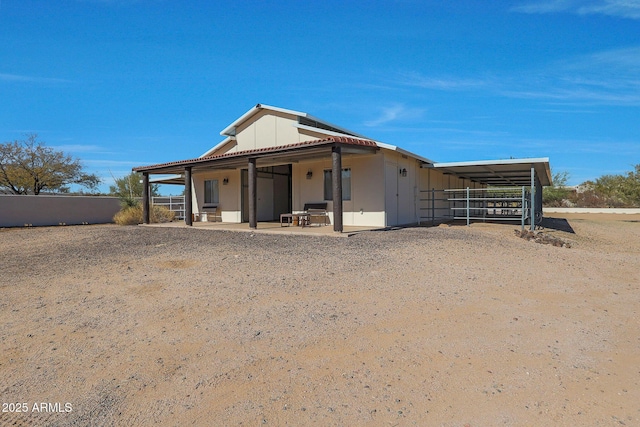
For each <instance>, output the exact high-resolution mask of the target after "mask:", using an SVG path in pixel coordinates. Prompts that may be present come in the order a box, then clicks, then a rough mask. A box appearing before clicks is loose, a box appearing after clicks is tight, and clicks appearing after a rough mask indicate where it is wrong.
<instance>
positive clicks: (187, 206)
mask: <svg viewBox="0 0 640 427" xmlns="http://www.w3.org/2000/svg"><path fill="white" fill-rule="evenodd" d="M184 223H185V224H186V225H193V206H192V205H191V167H186V168H184Z"/></svg>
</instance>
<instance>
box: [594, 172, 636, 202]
mask: <svg viewBox="0 0 640 427" xmlns="http://www.w3.org/2000/svg"><path fill="white" fill-rule="evenodd" d="M634 169H635V170H634V171H631V172H627V173H626V174H625V175H603V176H601V177H600V178H598V179H596V182H595V183H594V190H595V191H596V192H597V193H599V194H602V195H603V196H604V197H605V198H606V201H607V204H608V205H610V206H613V207H618V206H619V207H625V206H626V207H637V206H640V164H637V165H635V166H634Z"/></svg>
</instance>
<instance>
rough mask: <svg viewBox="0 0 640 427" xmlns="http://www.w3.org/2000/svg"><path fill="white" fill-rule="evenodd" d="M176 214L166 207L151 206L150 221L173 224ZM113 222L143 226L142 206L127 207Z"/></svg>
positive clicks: (116, 215) (115, 216)
mask: <svg viewBox="0 0 640 427" xmlns="http://www.w3.org/2000/svg"><path fill="white" fill-rule="evenodd" d="M175 215H176V214H175V212H173V211H170V210H169V209H167V208H165V207H164V206H151V211H150V212H149V220H150V222H152V223H162V222H171V221H173V220H174V218H175ZM113 221H114V222H115V223H116V224H118V225H137V224H142V205H141V204H140V203H138V204H136V205H134V206H125V207H123V208H122V209H121V210H120V212H118V213H117V214H115V215H114V217H113Z"/></svg>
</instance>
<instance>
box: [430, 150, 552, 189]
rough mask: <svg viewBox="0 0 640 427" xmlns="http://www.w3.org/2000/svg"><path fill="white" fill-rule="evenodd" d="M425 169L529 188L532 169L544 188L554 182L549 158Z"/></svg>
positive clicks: (495, 184) (487, 183) (433, 165)
mask: <svg viewBox="0 0 640 427" xmlns="http://www.w3.org/2000/svg"><path fill="white" fill-rule="evenodd" d="M423 167H433V168H434V169H438V170H440V171H442V172H444V173H449V174H452V175H456V176H458V177H460V178H466V179H469V180H471V181H475V182H480V183H482V184H486V185H492V186H523V185H524V186H529V185H531V168H534V169H535V174H536V177H537V178H538V180H539V181H540V184H541V185H542V186H548V185H551V182H552V181H551V168H550V166H549V158H548V157H542V158H531V159H507V160H480V161H471V162H453V163H434V164H432V165H424V166H423Z"/></svg>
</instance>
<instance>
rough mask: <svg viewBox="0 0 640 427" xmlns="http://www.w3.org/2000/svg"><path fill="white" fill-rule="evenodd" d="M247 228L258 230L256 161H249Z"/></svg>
mask: <svg viewBox="0 0 640 427" xmlns="http://www.w3.org/2000/svg"><path fill="white" fill-rule="evenodd" d="M248 176H249V228H252V229H256V228H258V215H257V210H258V209H257V208H258V197H257V193H256V187H257V186H258V171H257V169H256V159H249V173H248Z"/></svg>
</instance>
